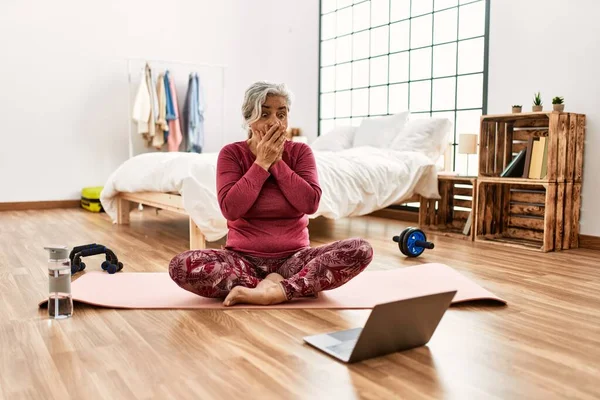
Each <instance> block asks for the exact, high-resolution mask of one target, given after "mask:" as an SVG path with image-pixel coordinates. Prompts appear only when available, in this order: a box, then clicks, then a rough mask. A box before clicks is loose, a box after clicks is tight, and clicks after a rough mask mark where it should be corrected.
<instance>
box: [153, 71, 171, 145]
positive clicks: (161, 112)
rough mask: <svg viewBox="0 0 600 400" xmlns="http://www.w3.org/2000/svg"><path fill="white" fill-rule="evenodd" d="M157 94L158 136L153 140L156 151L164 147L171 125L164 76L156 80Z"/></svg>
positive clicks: (161, 75) (159, 76)
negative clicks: (168, 118) (168, 116)
mask: <svg viewBox="0 0 600 400" xmlns="http://www.w3.org/2000/svg"><path fill="white" fill-rule="evenodd" d="M156 92H157V98H158V120H157V122H156V134H155V135H154V138H153V140H152V146H154V147H155V148H156V149H159V150H160V148H161V147H162V145H163V144H164V143H165V136H166V132H168V131H169V124H168V123H167V118H166V115H167V96H166V89H165V79H164V74H162V73H161V74H159V75H158V78H157V79H156Z"/></svg>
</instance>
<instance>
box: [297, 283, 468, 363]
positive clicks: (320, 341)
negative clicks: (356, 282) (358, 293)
mask: <svg viewBox="0 0 600 400" xmlns="http://www.w3.org/2000/svg"><path fill="white" fill-rule="evenodd" d="M455 294H456V290H453V291H448V292H443V293H435V294H431V295H426V296H420V297H413V298H409V299H404V300H399V301H393V302H390V303H382V304H377V305H376V306H375V307H374V308H373V311H372V312H371V315H369V318H368V320H367V322H366V324H365V326H364V327H363V328H354V329H348V330H343V331H337V332H330V333H323V334H319V335H312V336H305V337H304V338H303V339H304V341H305V342H306V343H308V344H309V345H311V346H313V347H315V348H317V349H319V350H321V351H322V352H324V353H327V354H329V355H330V356H332V357H334V358H336V359H338V360H340V361H342V362H344V363H354V362H358V361H362V360H365V359H368V358H374V357H379V356H383V355H387V354H390V353H395V352H399V351H404V350H409V349H413V348H415V347H420V346H423V345H425V344H427V343H428V342H429V340H430V339H431V337H432V336H433V333H434V331H435V330H436V328H437V326H438V324H439V322H440V321H441V319H442V317H443V315H444V313H445V312H446V310H447V309H448V307H450V304H451V303H452V299H453V298H454V295H455Z"/></svg>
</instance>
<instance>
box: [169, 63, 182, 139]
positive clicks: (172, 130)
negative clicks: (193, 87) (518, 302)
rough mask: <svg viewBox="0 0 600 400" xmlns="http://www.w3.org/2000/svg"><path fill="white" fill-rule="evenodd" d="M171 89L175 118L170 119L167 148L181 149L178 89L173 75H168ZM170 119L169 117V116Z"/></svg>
mask: <svg viewBox="0 0 600 400" xmlns="http://www.w3.org/2000/svg"><path fill="white" fill-rule="evenodd" d="M168 80H169V86H168V88H169V90H170V93H171V102H172V104H173V118H171V119H169V136H168V138H167V148H168V149H169V151H179V145H180V144H181V126H180V123H179V104H178V101H177V90H176V88H175V81H174V80H173V77H172V76H171V75H168ZM167 119H168V118H167Z"/></svg>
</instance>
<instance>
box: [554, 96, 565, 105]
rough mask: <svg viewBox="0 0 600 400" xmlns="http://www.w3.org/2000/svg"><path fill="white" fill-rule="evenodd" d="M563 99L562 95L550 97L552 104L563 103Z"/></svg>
mask: <svg viewBox="0 0 600 400" xmlns="http://www.w3.org/2000/svg"><path fill="white" fill-rule="evenodd" d="M564 102H565V99H564V98H563V97H559V96H556V97H555V98H553V99H552V104H563V103H564Z"/></svg>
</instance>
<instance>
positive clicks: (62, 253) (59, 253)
mask: <svg viewBox="0 0 600 400" xmlns="http://www.w3.org/2000/svg"><path fill="white" fill-rule="evenodd" d="M44 249H46V250H48V253H49V254H50V259H51V260H64V259H66V258H69V248H68V247H67V246H61V245H58V246H45V247H44Z"/></svg>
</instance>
